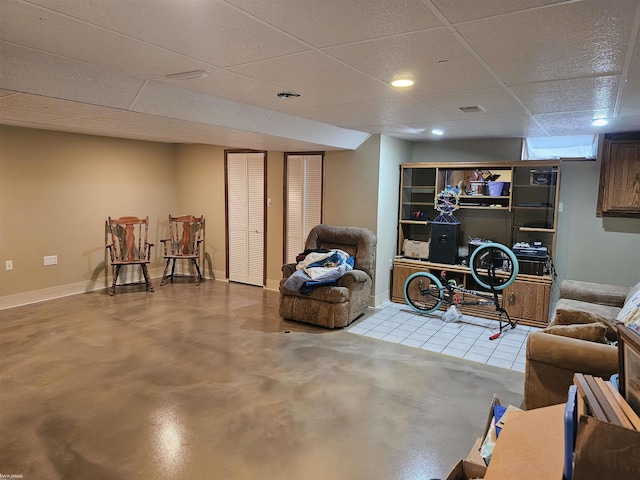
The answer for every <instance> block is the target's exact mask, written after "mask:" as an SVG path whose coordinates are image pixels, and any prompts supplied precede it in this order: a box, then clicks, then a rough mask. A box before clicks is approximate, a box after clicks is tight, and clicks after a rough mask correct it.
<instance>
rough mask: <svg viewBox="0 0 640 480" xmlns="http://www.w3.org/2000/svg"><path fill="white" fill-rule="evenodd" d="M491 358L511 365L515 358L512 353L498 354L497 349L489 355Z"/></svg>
mask: <svg viewBox="0 0 640 480" xmlns="http://www.w3.org/2000/svg"><path fill="white" fill-rule="evenodd" d="M491 358H500V359H501V360H509V361H511V363H513V362H514V361H515V359H516V356H515V355H514V354H513V353H508V352H500V351H498V350H497V349H496V350H495V351H494V352H493V353H492V354H491Z"/></svg>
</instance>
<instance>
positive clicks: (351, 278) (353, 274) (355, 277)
mask: <svg viewBox="0 0 640 480" xmlns="http://www.w3.org/2000/svg"><path fill="white" fill-rule="evenodd" d="M367 280H371V277H370V276H369V275H368V274H367V273H366V272H364V271H362V270H349V271H348V272H347V273H345V274H344V275H343V276H342V277H341V278H340V280H338V286H339V287H347V288H351V287H352V286H353V285H355V284H356V283H365V282H366V281H367Z"/></svg>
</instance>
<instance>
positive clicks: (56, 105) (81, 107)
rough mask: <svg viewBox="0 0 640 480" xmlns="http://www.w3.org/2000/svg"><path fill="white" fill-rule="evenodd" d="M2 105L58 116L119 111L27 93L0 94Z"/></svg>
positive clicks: (0, 103)
mask: <svg viewBox="0 0 640 480" xmlns="http://www.w3.org/2000/svg"><path fill="white" fill-rule="evenodd" d="M0 106H1V107H3V108H9V109H15V110H24V111H28V112H40V113H49V114H51V113H52V112H55V115H56V116H57V118H64V117H78V116H86V115H99V114H105V113H113V112H118V110H115V109H112V108H106V107H98V106H96V105H90V104H86V103H80V102H70V101H68V100H60V99H57V98H49V97H41V96H39V95H29V94H26V93H21V94H14V95H11V96H1V95H0Z"/></svg>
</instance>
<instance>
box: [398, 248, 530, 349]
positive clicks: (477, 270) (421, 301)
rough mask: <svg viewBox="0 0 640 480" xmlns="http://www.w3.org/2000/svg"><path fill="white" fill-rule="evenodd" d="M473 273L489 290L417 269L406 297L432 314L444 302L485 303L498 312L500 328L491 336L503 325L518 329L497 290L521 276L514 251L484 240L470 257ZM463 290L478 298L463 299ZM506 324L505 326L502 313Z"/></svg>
mask: <svg viewBox="0 0 640 480" xmlns="http://www.w3.org/2000/svg"><path fill="white" fill-rule="evenodd" d="M469 268H470V270H471V275H472V276H473V279H474V280H475V281H476V283H477V284H478V285H479V286H480V287H482V288H484V289H487V290H489V292H479V291H477V290H470V289H467V288H463V287H462V286H459V285H456V282H455V280H447V279H446V271H443V272H442V274H441V278H442V280H443V281H442V282H441V281H440V280H439V279H438V278H437V277H436V276H435V275H433V274H431V273H429V272H417V273H414V274H413V275H411V276H409V278H407V281H406V282H405V284H404V298H405V300H406V302H407V305H409V306H410V307H411V308H412V309H413V310H415V311H416V312H418V313H423V314H424V313H431V312H435V311H436V310H438V309H439V308H440V307H441V306H442V304H443V303H447V304H448V305H449V306H451V305H457V306H458V305H459V306H465V305H484V306H493V307H494V308H495V310H496V312H497V313H498V320H499V322H500V331H499V332H498V333H497V334H495V335H492V336H491V337H490V338H491V340H494V339H496V338H498V337H499V336H500V334H501V333H502V331H503V329H504V328H507V327H511V328H515V327H516V323H517V322H513V321H512V320H511V318H510V317H509V313H508V312H507V311H506V310H505V309H504V308H502V306H501V305H500V298H499V297H498V292H500V291H501V290H503V289H505V288H507V287H508V286H509V285H511V284H512V283H513V282H514V281H515V280H516V277H517V275H518V259H517V258H516V256H515V255H514V254H513V252H512V251H511V250H510V249H509V248H507V247H506V246H504V245H502V244H500V243H485V244H482V245H481V246H480V247H478V248H476V249H475V250H474V251H473V253H472V254H471V258H470V259H469ZM462 293H467V294H470V295H472V296H474V297H475V299H474V300H471V301H463V300H462V299H461V295H460V294H462ZM503 315H504V316H506V318H507V323H506V325H505V326H504V327H503V325H502V316H503Z"/></svg>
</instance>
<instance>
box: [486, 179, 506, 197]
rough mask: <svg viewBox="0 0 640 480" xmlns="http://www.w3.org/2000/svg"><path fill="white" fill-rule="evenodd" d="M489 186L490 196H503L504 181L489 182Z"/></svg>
mask: <svg viewBox="0 0 640 480" xmlns="http://www.w3.org/2000/svg"><path fill="white" fill-rule="evenodd" d="M487 186H488V187H489V196H490V197H500V196H502V188H503V187H504V182H487Z"/></svg>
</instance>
